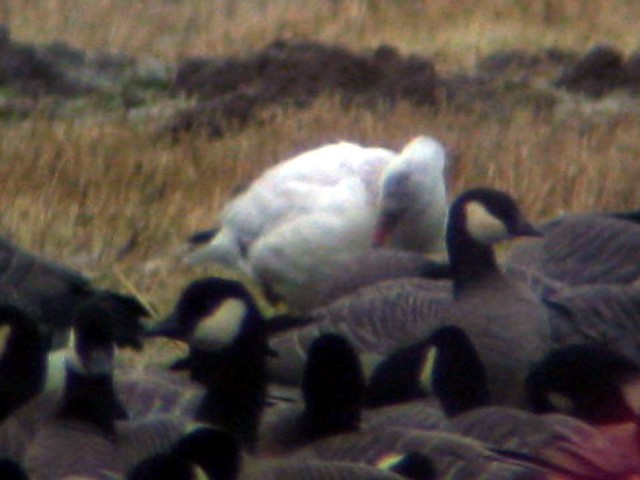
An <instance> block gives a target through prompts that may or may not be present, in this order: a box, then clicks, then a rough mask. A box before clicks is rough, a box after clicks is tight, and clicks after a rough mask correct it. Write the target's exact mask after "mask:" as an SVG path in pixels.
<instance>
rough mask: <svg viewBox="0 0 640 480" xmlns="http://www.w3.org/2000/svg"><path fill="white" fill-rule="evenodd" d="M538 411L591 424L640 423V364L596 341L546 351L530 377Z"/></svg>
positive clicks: (529, 387)
mask: <svg viewBox="0 0 640 480" xmlns="http://www.w3.org/2000/svg"><path fill="white" fill-rule="evenodd" d="M527 396H528V399H529V402H530V407H531V408H532V410H533V411H535V412H541V413H542V412H560V413H564V414H567V415H572V416H575V417H578V418H580V419H582V420H584V421H586V422H589V423H592V424H599V425H603V424H613V423H621V422H628V421H632V422H637V420H638V415H639V414H640V366H638V365H637V364H636V363H635V362H633V361H631V360H630V359H628V358H626V357H625V356H623V355H620V354H619V353H617V352H615V351H612V350H609V349H608V348H605V347H601V346H597V345H570V346H567V347H563V348H560V349H557V350H554V351H552V352H550V353H549V354H547V355H546V356H545V357H544V358H543V359H542V360H541V361H540V363H538V364H537V365H535V366H534V368H533V369H532V370H531V372H530V374H529V376H528V377H527Z"/></svg>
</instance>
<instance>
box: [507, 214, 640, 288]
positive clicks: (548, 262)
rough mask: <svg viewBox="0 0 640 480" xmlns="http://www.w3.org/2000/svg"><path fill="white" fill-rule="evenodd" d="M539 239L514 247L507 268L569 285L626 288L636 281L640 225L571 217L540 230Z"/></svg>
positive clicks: (586, 216)
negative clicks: (537, 273) (517, 267)
mask: <svg viewBox="0 0 640 480" xmlns="http://www.w3.org/2000/svg"><path fill="white" fill-rule="evenodd" d="M539 229H540V231H541V232H542V233H543V237H542V238H540V239H538V240H534V241H532V242H528V243H527V244H524V245H518V246H516V247H515V248H513V249H512V251H511V252H510V255H509V257H508V258H507V261H506V264H507V266H520V267H524V268H526V269H532V270H536V271H539V272H541V273H542V274H544V275H545V276H547V277H550V278H552V279H554V280H558V281H561V282H563V283H567V284H571V285H589V284H626V283H633V282H634V281H636V280H638V279H639V278H640V267H638V265H640V224H639V223H638V222H637V221H636V222H634V221H631V220H627V219H623V218H616V217H614V216H609V215H604V214H602V215H600V214H569V215H565V216H562V217H559V218H557V219H554V220H551V221H548V222H546V223H544V224H542V225H540V226H539Z"/></svg>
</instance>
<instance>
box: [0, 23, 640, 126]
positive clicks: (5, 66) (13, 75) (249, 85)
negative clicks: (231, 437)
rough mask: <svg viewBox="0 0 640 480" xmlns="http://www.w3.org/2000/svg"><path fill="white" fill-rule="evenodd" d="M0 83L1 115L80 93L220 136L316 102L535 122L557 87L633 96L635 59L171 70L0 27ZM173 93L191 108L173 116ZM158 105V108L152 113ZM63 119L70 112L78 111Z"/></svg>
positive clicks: (334, 52)
mask: <svg viewBox="0 0 640 480" xmlns="http://www.w3.org/2000/svg"><path fill="white" fill-rule="evenodd" d="M0 87H2V88H3V90H2V92H1V94H0V117H3V118H4V117H10V118H16V117H18V118H20V117H22V116H24V115H26V114H28V113H29V112H30V111H32V110H33V109H35V108H36V107H37V106H38V102H39V99H40V98H41V97H42V96H49V97H54V98H55V102H54V106H53V107H52V108H53V109H54V111H53V112H51V114H52V115H64V114H65V108H66V107H65V105H66V104H67V103H69V101H71V100H72V99H74V98H78V97H82V98H85V97H86V98H89V99H92V98H98V99H102V100H99V101H98V102H94V103H93V104H92V103H90V102H89V103H88V105H89V107H87V113H88V114H95V108H93V109H92V108H91V105H97V106H98V108H105V107H106V108H114V107H115V108H116V109H122V108H124V109H125V110H127V111H129V112H130V114H131V115H130V118H139V119H141V120H142V121H145V122H147V121H155V122H156V123H162V124H164V125H165V126H166V129H167V130H169V131H170V132H172V133H173V134H178V133H180V132H183V131H190V130H194V129H204V130H205V131H206V132H207V133H208V134H209V135H212V136H220V135H224V134H225V132H226V131H228V130H229V129H238V128H242V127H243V126H244V125H245V124H247V123H248V122H255V121H261V120H262V121H264V120H265V119H268V114H269V109H270V108H271V107H274V106H275V107H277V108H305V107H307V106H308V105H310V104H311V103H312V102H314V101H315V99H316V98H317V97H318V96H320V95H323V94H332V95H337V96H339V98H341V99H342V101H343V103H344V104H345V105H352V104H357V105H362V106H365V107H369V108H377V107H383V108H393V106H394V105H395V104H396V103H397V102H398V101H403V102H409V103H410V104H412V105H414V106H416V107H426V108H438V107H440V106H442V105H446V106H447V107H448V108H453V109H457V110H462V111H466V110H465V109H469V110H470V111H477V110H478V109H481V110H483V111H484V110H486V111H487V112H488V113H489V114H490V115H493V116H496V117H500V116H503V117H506V118H508V117H509V116H510V115H511V114H512V112H513V110H514V108H518V107H523V106H524V107H526V108H528V109H530V110H532V111H533V112H535V113H536V114H537V113H540V114H545V113H548V112H552V111H554V109H555V108H556V106H557V104H558V101H559V100H560V99H563V100H562V101H565V103H566V94H565V95H564V96H563V95H560V93H561V91H562V90H564V91H569V92H576V93H580V94H582V95H586V96H588V97H593V98H598V97H601V96H603V95H606V94H608V93H609V92H611V91H614V90H616V91H620V90H622V91H624V92H628V94H629V95H637V94H638V93H640V53H636V54H633V55H630V56H629V57H627V58H626V59H625V56H624V55H623V54H622V53H620V52H619V51H617V50H616V49H614V48H612V47H609V46H597V47H595V48H593V49H592V50H590V51H589V52H587V53H586V54H585V55H583V56H581V55H579V54H577V53H575V52H567V51H562V50H558V49H548V50H545V51H541V52H528V51H525V50H507V51H497V52H493V53H491V54H490V55H487V56H486V57H484V58H481V59H479V61H478V62H477V65H476V67H475V68H474V69H473V70H472V71H463V72H457V73H453V74H448V75H443V74H438V73H437V72H436V66H435V64H434V62H433V61H432V60H430V59H428V58H425V57H420V56H416V55H402V54H400V53H399V52H398V51H397V50H396V49H395V48H394V47H392V46H388V45H382V46H380V47H378V48H377V49H375V50H373V51H369V52H360V53H358V52H352V51H350V50H348V49H347V48H345V47H342V46H339V45H327V44H322V43H317V42H312V41H289V40H277V41H275V42H273V43H271V44H269V45H267V46H266V47H265V48H263V49H261V50H258V51H255V52H250V53H247V54H245V55H242V56H238V57H229V58H213V57H209V58H204V57H201V58H190V59H187V60H184V61H183V62H181V63H180V64H179V65H178V66H177V68H173V66H170V65H165V64H162V63H160V62H158V61H156V60H154V59H137V58H134V57H131V56H128V55H125V54H118V53H107V52H85V51H83V50H80V49H75V48H72V47H70V46H68V45H66V44H63V43H57V42H56V43H51V44H45V45H29V44H25V43H20V42H15V41H13V40H12V39H11V36H10V34H9V31H8V29H7V28H6V27H2V26H0ZM184 97H189V98H190V99H191V100H189V101H195V105H192V106H189V107H187V108H183V107H184V105H185V101H184ZM105 100H106V101H105ZM158 102H164V103H163V105H164V106H165V107H166V108H164V109H157V108H154V107H155V106H156V105H157V104H158ZM634 108H635V107H634ZM71 111H72V112H73V115H77V111H78V110H77V105H76V106H75V107H73V108H71ZM158 112H160V113H158ZM164 122H166V123H164ZM164 130H165V128H163V129H162V131H163V132H164Z"/></svg>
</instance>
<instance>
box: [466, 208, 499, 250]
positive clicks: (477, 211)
mask: <svg viewBox="0 0 640 480" xmlns="http://www.w3.org/2000/svg"><path fill="white" fill-rule="evenodd" d="M464 208H465V217H466V221H467V224H466V227H467V232H469V235H471V238H473V239H474V240H476V241H477V242H480V243H482V244H483V245H487V246H490V245H493V244H494V243H497V242H499V241H501V240H505V239H507V238H509V236H510V235H509V231H508V230H507V227H506V226H505V224H504V222H502V221H501V220H500V219H499V218H497V217H496V216H494V215H493V214H492V213H490V212H489V211H488V210H487V209H486V208H485V206H484V205H482V204H481V203H479V202H469V203H468V204H466V205H465V207H464Z"/></svg>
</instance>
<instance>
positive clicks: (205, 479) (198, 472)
mask: <svg viewBox="0 0 640 480" xmlns="http://www.w3.org/2000/svg"><path fill="white" fill-rule="evenodd" d="M191 471H192V472H193V478H194V479H195V480H210V479H209V475H207V474H206V473H205V471H204V470H203V469H202V468H200V467H199V466H198V465H193V464H192V465H191Z"/></svg>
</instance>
